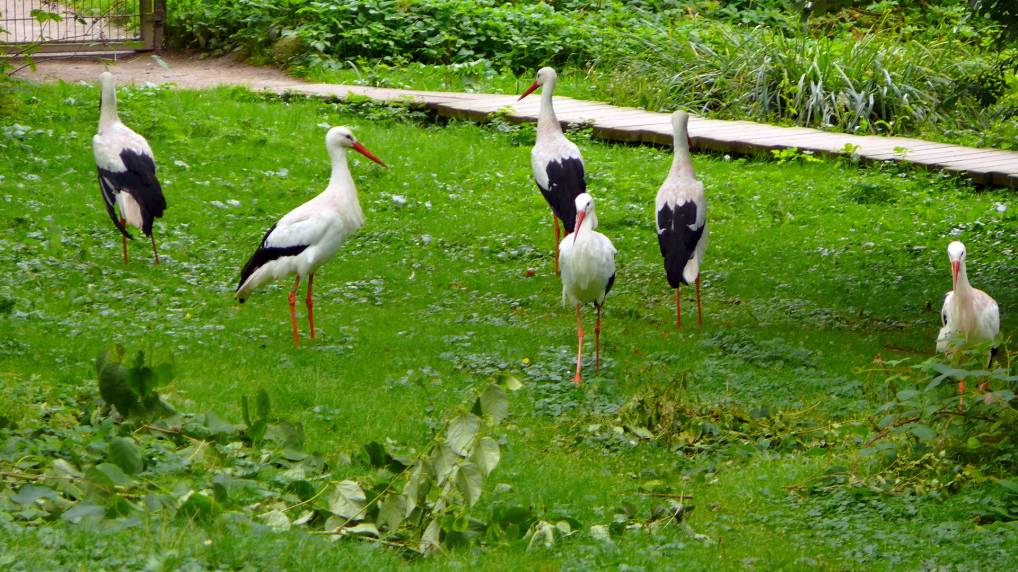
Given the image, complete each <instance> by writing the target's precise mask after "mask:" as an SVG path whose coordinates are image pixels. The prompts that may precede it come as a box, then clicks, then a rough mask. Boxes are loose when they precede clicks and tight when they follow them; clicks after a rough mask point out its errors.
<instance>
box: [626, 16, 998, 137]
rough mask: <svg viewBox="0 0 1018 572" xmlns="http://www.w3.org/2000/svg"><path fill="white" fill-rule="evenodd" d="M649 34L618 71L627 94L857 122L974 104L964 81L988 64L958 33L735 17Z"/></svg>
mask: <svg viewBox="0 0 1018 572" xmlns="http://www.w3.org/2000/svg"><path fill="white" fill-rule="evenodd" d="M641 36H642V38H643V39H642V40H641V42H642V49H641V50H639V51H638V52H637V53H636V54H635V55H631V56H626V57H622V58H621V59H620V60H619V62H618V64H617V65H616V67H615V71H614V72H613V73H612V74H610V78H609V79H610V81H609V82H608V86H609V87H608V90H609V92H610V93H611V95H612V96H614V97H616V98H618V99H629V100H632V101H635V102H636V103H638V104H641V105H644V106H646V107H649V108H673V107H675V106H682V107H688V108H690V109H693V110H696V111H700V112H703V113H708V112H710V113H714V114H716V115H720V116H731V117H746V116H748V117H752V118H755V119H759V120H767V121H775V120H777V121H784V122H789V123H794V124H798V125H804V126H814V127H827V126H835V127H839V128H841V129H844V130H848V131H862V132H882V133H896V132H900V131H910V130H913V129H915V128H916V127H918V126H920V125H923V124H925V123H927V122H929V121H936V120H938V119H939V118H940V116H941V115H942V114H944V113H950V112H952V110H953V108H954V107H955V106H957V105H966V104H967V102H965V101H962V100H961V99H960V98H959V97H958V94H959V93H960V91H961V90H959V82H964V81H966V79H967V78H970V77H973V76H974V74H975V73H976V70H977V69H979V66H981V65H982V64H981V63H980V61H979V59H978V58H976V57H974V55H973V54H970V53H969V51H968V49H967V48H966V47H964V45H961V44H959V43H957V42H952V41H950V40H949V39H945V40H942V41H938V42H932V43H926V44H920V43H918V42H907V43H901V42H896V41H893V40H888V39H885V38H883V37H881V36H876V35H864V36H862V37H861V38H859V39H857V40H831V39H815V38H811V37H808V36H805V35H799V36H788V35H783V34H780V33H776V32H774V31H770V30H766V29H763V28H755V29H750V30H744V31H743V30H738V29H736V28H732V27H729V26H713V27H711V28H709V29H707V30H705V29H704V28H703V27H702V26H701V27H699V28H697V29H690V30H674V31H668V30H665V29H659V30H658V33H657V34H652V35H647V34H642V35H641Z"/></svg>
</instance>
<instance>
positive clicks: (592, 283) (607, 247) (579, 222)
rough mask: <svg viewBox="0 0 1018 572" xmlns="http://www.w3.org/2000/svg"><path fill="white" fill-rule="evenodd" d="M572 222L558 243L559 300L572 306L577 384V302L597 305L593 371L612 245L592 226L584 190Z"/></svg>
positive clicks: (609, 286) (580, 331) (579, 355)
mask: <svg viewBox="0 0 1018 572" xmlns="http://www.w3.org/2000/svg"><path fill="white" fill-rule="evenodd" d="M573 204H574V206H575V208H576V225H575V226H574V228H573V233H572V234H571V235H567V236H566V237H565V238H564V239H563V240H562V242H561V244H559V250H560V251H561V253H562V301H563V302H569V303H570V304H573V305H574V306H576V336H577V339H578V341H577V349H576V375H575V376H574V377H573V382H574V383H576V384H577V385H579V384H580V381H581V379H582V377H581V369H582V359H583V320H582V319H581V318H580V306H581V305H582V304H587V303H590V302H592V303H593V304H594V308H596V309H597V325H596V326H594V338H595V348H596V349H595V351H596V354H595V355H596V358H595V362H594V363H595V366H594V367H595V371H600V370H601V307H602V306H603V305H604V299H605V296H607V295H608V291H609V290H611V289H612V284H614V283H615V253H616V250H615V247H614V246H613V245H612V241H610V240H608V237H607V236H605V235H603V234H601V233H600V232H597V231H596V230H594V229H595V228H597V215H595V214H594V199H593V198H592V197H591V196H590V195H588V194H587V193H583V194H581V195H580V196H578V197H576V199H575V200H574V202H573Z"/></svg>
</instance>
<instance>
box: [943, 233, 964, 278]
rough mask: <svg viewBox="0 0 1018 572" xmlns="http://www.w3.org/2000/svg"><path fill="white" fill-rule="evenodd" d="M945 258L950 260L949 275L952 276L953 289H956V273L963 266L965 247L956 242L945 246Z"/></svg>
mask: <svg viewBox="0 0 1018 572" xmlns="http://www.w3.org/2000/svg"><path fill="white" fill-rule="evenodd" d="M947 257H948V258H950V259H951V274H952V275H953V276H954V288H957V287H958V273H959V272H960V271H961V267H962V265H963V264H965V245H964V244H962V243H961V242H958V241H957V240H956V241H954V242H952V243H951V244H948V245H947Z"/></svg>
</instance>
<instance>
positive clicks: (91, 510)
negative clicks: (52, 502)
mask: <svg viewBox="0 0 1018 572" xmlns="http://www.w3.org/2000/svg"><path fill="white" fill-rule="evenodd" d="M104 514H106V509H105V508H103V507H101V506H99V505H97V504H92V503H82V504H79V505H75V506H72V507H71V508H69V509H67V510H65V511H64V512H63V514H61V515H60V518H61V519H62V520H64V521H67V522H80V521H81V520H82V519H86V518H102V516H103V515H104Z"/></svg>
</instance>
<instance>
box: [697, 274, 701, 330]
mask: <svg viewBox="0 0 1018 572" xmlns="http://www.w3.org/2000/svg"><path fill="white" fill-rule="evenodd" d="M696 326H697V327H698V328H701V329H702V328H703V308H702V307H701V306H700V275H699V274H697V275H696Z"/></svg>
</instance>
